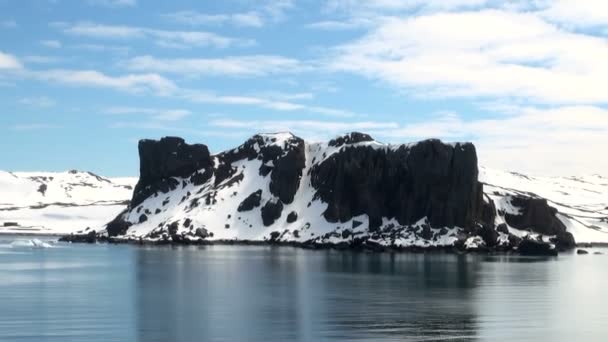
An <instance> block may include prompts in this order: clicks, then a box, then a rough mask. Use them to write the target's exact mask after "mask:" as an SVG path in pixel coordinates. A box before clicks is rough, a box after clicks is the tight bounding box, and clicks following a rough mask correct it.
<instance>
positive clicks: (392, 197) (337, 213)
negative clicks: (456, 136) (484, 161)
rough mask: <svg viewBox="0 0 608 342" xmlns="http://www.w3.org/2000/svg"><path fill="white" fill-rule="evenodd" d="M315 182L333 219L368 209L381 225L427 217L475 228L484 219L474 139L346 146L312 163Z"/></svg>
mask: <svg viewBox="0 0 608 342" xmlns="http://www.w3.org/2000/svg"><path fill="white" fill-rule="evenodd" d="M312 185H313V187H314V188H315V189H317V196H318V197H319V198H320V199H321V200H323V202H326V203H328V207H327V209H326V210H325V212H324V213H323V215H324V216H325V218H326V219H327V220H328V221H329V222H338V221H339V222H346V221H349V220H350V219H351V218H352V217H354V216H359V215H362V214H366V215H368V216H369V218H370V226H371V227H372V228H377V227H379V226H380V225H381V223H382V218H383V217H386V218H396V219H397V221H398V222H399V223H400V224H402V225H407V224H413V223H415V222H417V221H418V220H420V219H421V218H423V217H427V218H428V219H429V223H430V224H431V226H434V227H444V226H447V227H454V226H458V227H464V228H467V229H469V230H472V229H473V228H474V227H475V225H476V223H477V222H479V221H480V220H481V217H480V215H481V207H482V194H483V189H482V185H481V184H479V182H478V181H477V154H476V152H475V147H474V146H473V145H472V144H468V143H465V144H455V145H447V144H443V143H441V142H440V141H439V140H426V141H422V142H419V143H417V144H414V145H411V146H405V145H403V146H400V147H399V148H397V149H377V148H374V147H372V146H367V147H358V148H346V149H344V150H343V151H342V153H339V154H335V155H333V156H332V157H330V158H328V159H326V160H325V161H323V162H322V163H320V164H319V165H316V166H314V167H313V168H312Z"/></svg>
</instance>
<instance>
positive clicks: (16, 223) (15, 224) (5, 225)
mask: <svg viewBox="0 0 608 342" xmlns="http://www.w3.org/2000/svg"><path fill="white" fill-rule="evenodd" d="M2 225H3V226H4V227H18V226H19V223H18V222H4V223H3V224H2Z"/></svg>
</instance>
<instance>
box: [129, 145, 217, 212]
mask: <svg viewBox="0 0 608 342" xmlns="http://www.w3.org/2000/svg"><path fill="white" fill-rule="evenodd" d="M138 149H139V182H137V185H136V186H135V190H134V191H133V199H132V200H131V207H136V206H137V205H139V204H140V203H141V202H143V201H144V200H145V199H146V198H148V197H149V196H150V195H152V194H154V193H156V192H159V191H160V192H162V193H167V192H169V191H170V190H174V189H175V188H176V187H177V185H178V184H176V182H175V181H174V180H172V177H182V178H183V177H190V176H192V177H195V179H197V181H198V182H199V183H204V179H205V178H207V179H208V178H209V177H210V176H211V174H210V171H211V168H212V167H213V164H212V162H211V155H210V154H209V149H208V148H207V146H205V145H202V144H194V145H189V144H186V143H185V141H184V139H182V138H176V137H165V138H162V139H160V140H158V141H156V140H141V141H140V142H139V146H138ZM199 170H204V171H203V172H202V173H200V172H198V171H199ZM204 174H207V176H206V177H204V176H203V177H202V178H203V179H200V178H201V175H204Z"/></svg>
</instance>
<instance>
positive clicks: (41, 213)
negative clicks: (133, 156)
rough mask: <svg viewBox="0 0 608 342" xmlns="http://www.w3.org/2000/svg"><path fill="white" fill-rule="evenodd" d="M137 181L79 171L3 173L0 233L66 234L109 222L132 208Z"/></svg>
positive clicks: (0, 190) (0, 186)
mask: <svg viewBox="0 0 608 342" xmlns="http://www.w3.org/2000/svg"><path fill="white" fill-rule="evenodd" d="M136 182H137V179H136V178H111V179H109V178H103V177H100V176H97V175H95V174H93V173H90V172H79V171H74V170H72V171H68V172H15V173H12V172H5V171H0V233H31V234H40V233H44V234H66V233H70V232H73V231H76V230H81V229H83V228H86V227H100V226H103V225H104V224H105V223H107V222H108V221H109V220H111V219H112V217H114V216H116V215H117V214H118V213H119V212H120V211H121V210H123V209H124V208H125V207H126V205H127V203H128V201H129V200H130V199H131V195H132V193H133V186H134V185H135V183H136Z"/></svg>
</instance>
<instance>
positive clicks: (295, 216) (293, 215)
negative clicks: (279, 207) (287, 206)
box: [287, 211, 298, 223]
mask: <svg viewBox="0 0 608 342" xmlns="http://www.w3.org/2000/svg"><path fill="white" fill-rule="evenodd" d="M297 220H298V213H296V212H295V211H292V212H290V213H289V215H287V223H293V222H296V221H297Z"/></svg>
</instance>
